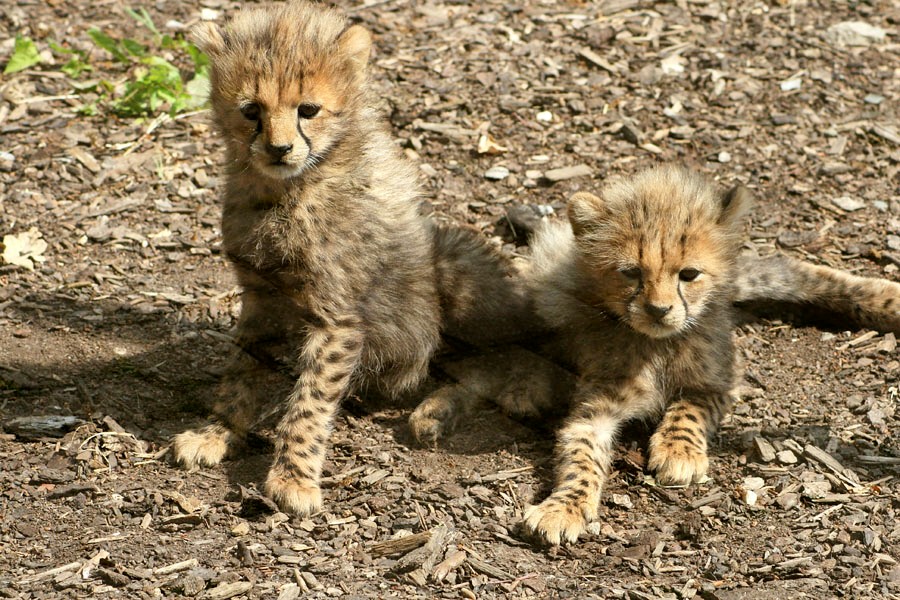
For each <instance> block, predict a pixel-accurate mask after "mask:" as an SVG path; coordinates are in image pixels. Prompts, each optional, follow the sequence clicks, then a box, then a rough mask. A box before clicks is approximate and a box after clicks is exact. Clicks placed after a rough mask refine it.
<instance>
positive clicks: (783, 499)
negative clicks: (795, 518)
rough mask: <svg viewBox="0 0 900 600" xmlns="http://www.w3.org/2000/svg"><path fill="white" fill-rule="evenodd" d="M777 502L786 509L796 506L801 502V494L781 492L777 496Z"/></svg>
mask: <svg viewBox="0 0 900 600" xmlns="http://www.w3.org/2000/svg"><path fill="white" fill-rule="evenodd" d="M775 504H777V505H778V506H780V507H781V508H783V509H784V510H788V509H791V508H794V507H795V506H797V505H798V504H800V494H795V493H793V492H786V493H784V494H779V495H778V496H777V497H776V498H775Z"/></svg>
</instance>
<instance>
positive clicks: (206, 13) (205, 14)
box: [200, 8, 219, 21]
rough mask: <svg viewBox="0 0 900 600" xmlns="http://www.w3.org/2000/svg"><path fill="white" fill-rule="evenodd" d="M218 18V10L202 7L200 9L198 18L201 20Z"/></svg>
mask: <svg viewBox="0 0 900 600" xmlns="http://www.w3.org/2000/svg"><path fill="white" fill-rule="evenodd" d="M218 18H219V11H217V10H213V9H211V8H204V9H202V10H201V11H200V20H202V21H215V20H216V19H218Z"/></svg>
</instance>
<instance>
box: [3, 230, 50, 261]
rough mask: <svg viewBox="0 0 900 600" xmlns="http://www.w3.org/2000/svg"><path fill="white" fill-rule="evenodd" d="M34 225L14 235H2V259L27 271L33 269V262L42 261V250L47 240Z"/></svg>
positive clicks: (44, 248) (45, 247)
mask: <svg viewBox="0 0 900 600" xmlns="http://www.w3.org/2000/svg"><path fill="white" fill-rule="evenodd" d="M42 237H43V235H42V234H41V232H40V231H38V230H37V228H36V227H32V228H31V229H29V230H28V231H26V232H23V233H18V234H15V235H4V236H3V261H4V262H6V263H7V264H10V265H18V266H20V267H24V268H26V269H28V270H29V271H33V270H34V263H36V262H38V263H41V262H44V261H45V260H46V258H44V256H43V254H44V251H45V250H46V249H47V242H45V241H44V240H43V239H42Z"/></svg>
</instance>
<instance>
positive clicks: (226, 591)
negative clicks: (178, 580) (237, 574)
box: [197, 581, 253, 600]
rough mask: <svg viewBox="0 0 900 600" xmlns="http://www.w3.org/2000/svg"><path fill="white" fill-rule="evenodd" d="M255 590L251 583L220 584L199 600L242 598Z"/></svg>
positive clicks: (203, 594) (202, 595) (207, 591)
mask: <svg viewBox="0 0 900 600" xmlns="http://www.w3.org/2000/svg"><path fill="white" fill-rule="evenodd" d="M252 589H253V584H252V583H250V582H249V581H235V582H234V583H220V584H219V585H217V586H216V587H214V588H213V589H211V590H206V591H205V592H203V593H202V594H200V595H199V596H197V598H200V599H202V600H228V598H234V597H235V596H240V595H241V594H244V593H246V592H249V591H250V590H252Z"/></svg>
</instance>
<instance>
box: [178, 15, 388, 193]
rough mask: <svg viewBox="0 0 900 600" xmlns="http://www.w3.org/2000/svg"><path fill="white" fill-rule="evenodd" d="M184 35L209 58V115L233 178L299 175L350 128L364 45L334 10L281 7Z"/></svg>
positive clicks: (363, 34)
mask: <svg viewBox="0 0 900 600" xmlns="http://www.w3.org/2000/svg"><path fill="white" fill-rule="evenodd" d="M193 36H194V39H195V41H196V43H197V45H198V47H199V48H200V49H201V50H203V51H204V52H206V53H207V54H208V55H209V57H210V65H211V77H210V79H211V84H212V89H211V91H210V100H211V102H212V109H213V115H214V119H215V122H216V124H217V126H218V127H219V129H220V130H221V132H222V133H223V134H224V138H225V139H226V140H227V143H228V146H229V150H230V158H231V160H232V161H234V163H235V164H233V165H232V167H233V169H234V170H235V171H236V172H246V171H248V170H253V171H254V172H255V173H257V174H258V175H263V176H265V177H269V178H273V179H288V178H291V177H296V176H298V175H302V174H303V173H304V172H306V171H308V170H309V169H312V168H314V167H316V166H317V165H318V164H320V163H321V162H322V161H324V160H325V159H326V157H327V156H328V155H329V153H330V152H331V151H332V150H333V149H334V147H335V145H336V144H337V143H338V142H339V141H340V139H341V138H342V137H343V136H345V135H346V134H347V132H348V130H352V129H353V122H354V120H355V119H357V117H358V116H359V113H360V112H361V111H362V108H363V103H364V87H365V79H366V77H365V75H366V73H365V71H366V64H367V62H368V59H369V51H370V48H371V43H372V42H371V36H370V35H369V33H368V32H367V31H366V30H365V29H363V28H362V27H360V26H358V25H354V26H351V27H348V26H347V22H346V19H345V18H344V17H343V16H341V15H340V13H338V12H336V11H334V10H332V9H327V8H323V7H321V6H317V5H315V4H312V3H306V2H289V3H286V4H282V5H279V6H276V7H272V8H270V9H268V10H259V9H256V10H245V11H242V12H240V13H239V14H238V15H237V16H236V17H235V18H234V19H233V20H232V21H231V22H230V23H229V24H228V25H227V26H225V27H224V28H220V27H218V26H216V25H214V24H212V23H203V24H201V25H199V26H198V27H197V28H195V30H194V32H193Z"/></svg>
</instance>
